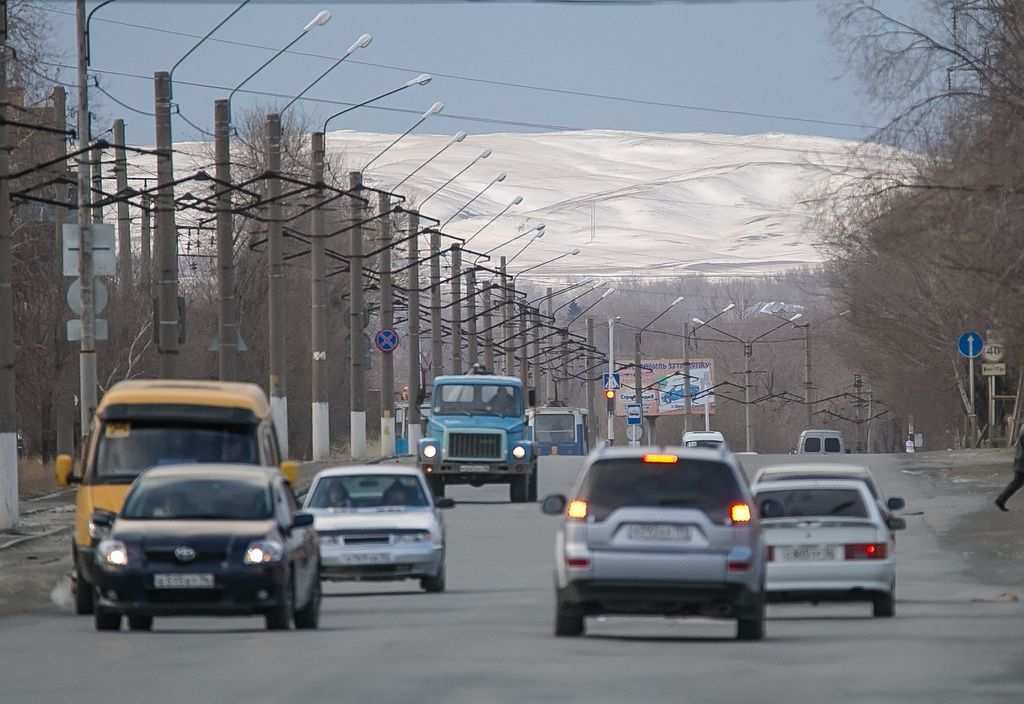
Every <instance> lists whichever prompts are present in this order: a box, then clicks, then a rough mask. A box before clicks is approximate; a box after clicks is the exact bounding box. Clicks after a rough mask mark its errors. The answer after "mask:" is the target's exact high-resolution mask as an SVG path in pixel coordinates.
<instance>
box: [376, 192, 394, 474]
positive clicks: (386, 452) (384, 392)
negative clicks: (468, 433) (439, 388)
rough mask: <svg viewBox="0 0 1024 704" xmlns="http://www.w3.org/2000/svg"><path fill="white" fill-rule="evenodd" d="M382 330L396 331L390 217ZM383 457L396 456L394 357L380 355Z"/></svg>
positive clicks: (382, 197) (382, 208)
mask: <svg viewBox="0 0 1024 704" xmlns="http://www.w3.org/2000/svg"><path fill="white" fill-rule="evenodd" d="M389 210H391V198H390V197H389V196H388V195H387V194H385V193H378V194H377V213H378V214H383V213H386V212H388V211H389ZM380 249H382V250H383V251H382V252H381V253H380V267H379V268H380V326H381V328H382V329H384V330H391V329H393V328H394V327H395V301H394V289H393V287H392V281H391V216H390V215H384V216H383V217H382V218H381V219H380ZM380 456H381V457H394V456H395V353H394V352H381V359H380Z"/></svg>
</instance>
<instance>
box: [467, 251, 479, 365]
mask: <svg viewBox="0 0 1024 704" xmlns="http://www.w3.org/2000/svg"><path fill="white" fill-rule="evenodd" d="M477 293H478V291H477V288H476V267H473V268H471V269H470V270H469V271H467V272H466V297H467V300H466V328H467V330H466V335H467V336H468V337H469V349H468V353H469V364H468V365H467V366H472V365H474V364H476V363H477V362H479V361H480V357H479V350H478V349H477V348H478V342H477V339H476V331H477V324H476V296H477Z"/></svg>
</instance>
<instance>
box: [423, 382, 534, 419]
mask: <svg viewBox="0 0 1024 704" xmlns="http://www.w3.org/2000/svg"><path fill="white" fill-rule="evenodd" d="M522 413H523V411H522V403H521V401H520V394H519V389H518V387H515V386H511V385H508V384H444V385H443V386H440V387H438V389H437V393H436V397H435V399H434V414H435V415H439V416H454V415H491V416H501V417H505V418H510V417H515V416H521V415H522Z"/></svg>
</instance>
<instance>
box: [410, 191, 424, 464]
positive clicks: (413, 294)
mask: <svg viewBox="0 0 1024 704" xmlns="http://www.w3.org/2000/svg"><path fill="white" fill-rule="evenodd" d="M407 212H408V214H409V234H410V235H412V234H414V233H416V236H415V237H412V238H410V239H409V240H408V242H407V244H406V246H407V247H408V249H409V282H408V294H407V295H408V300H409V344H408V348H409V410H408V423H409V452H410V453H411V454H413V455H415V454H416V447H417V445H418V443H419V441H420V423H421V422H422V421H421V419H420V406H419V397H420V290H419V289H420V265H419V259H420V244H419V234H418V233H419V231H420V214H419V213H418V212H416V211H415V210H409V211H407Z"/></svg>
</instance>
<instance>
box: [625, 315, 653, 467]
mask: <svg viewBox="0 0 1024 704" xmlns="http://www.w3.org/2000/svg"><path fill="white" fill-rule="evenodd" d="M641 341H642V336H641V334H640V333H636V334H634V335H633V374H634V375H635V378H634V380H633V382H634V384H633V385H634V389H635V393H636V401H634V403H638V404H640V418H641V422H643V417H644V381H643V374H642V373H641V369H640V343H641ZM647 441H648V444H653V442H652V440H651V438H647ZM639 445H640V441H639V440H630V441H629V446H630V447H638V446H639Z"/></svg>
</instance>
